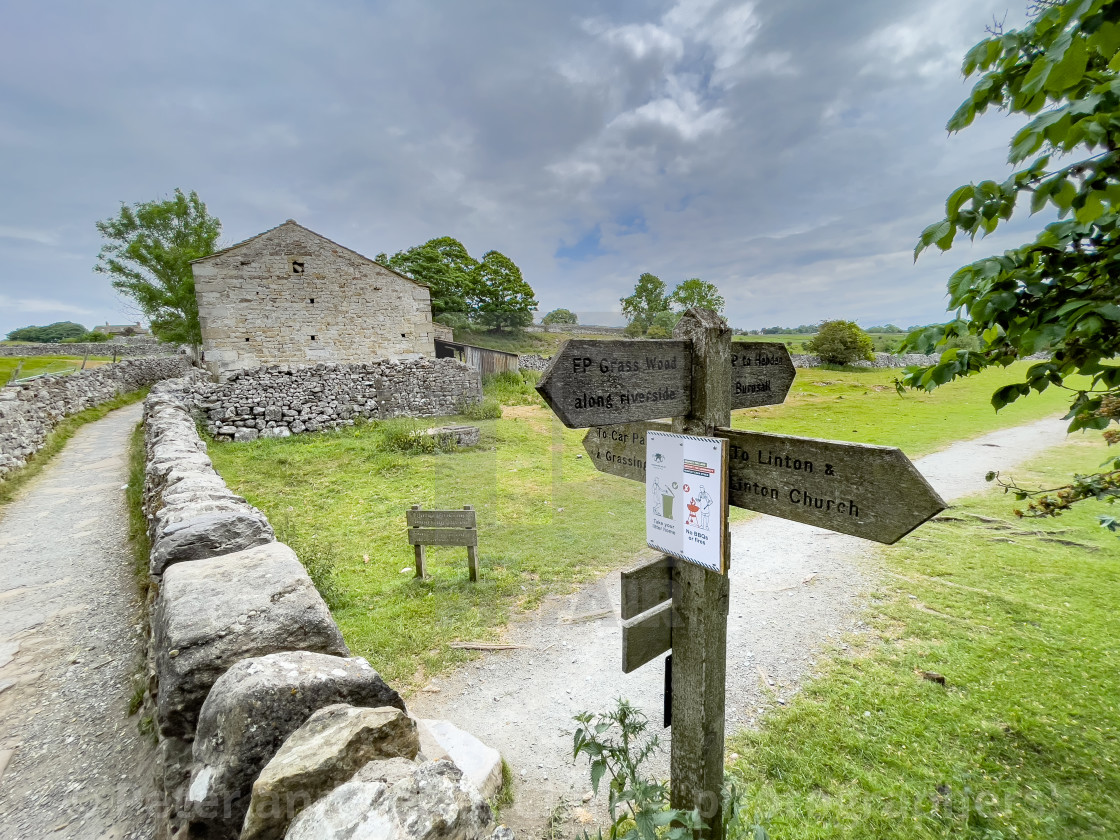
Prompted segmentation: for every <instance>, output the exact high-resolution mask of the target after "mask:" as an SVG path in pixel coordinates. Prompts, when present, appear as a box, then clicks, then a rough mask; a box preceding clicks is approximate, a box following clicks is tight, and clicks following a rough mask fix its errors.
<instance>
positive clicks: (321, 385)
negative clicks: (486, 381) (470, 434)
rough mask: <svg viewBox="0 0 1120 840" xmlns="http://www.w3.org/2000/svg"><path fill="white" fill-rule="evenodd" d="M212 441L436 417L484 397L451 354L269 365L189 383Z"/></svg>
mask: <svg viewBox="0 0 1120 840" xmlns="http://www.w3.org/2000/svg"><path fill="white" fill-rule="evenodd" d="M195 395H196V399H197V400H198V405H199V407H200V409H201V410H202V412H203V416H204V418H205V422H206V429H207V431H208V432H209V433H210V434H211V435H213V436H214V438H215V439H216V440H235V439H236V440H254V439H256V438H257V437H258V436H263V437H287V436H288V435H291V434H299V433H300V432H316V431H320V430H323V429H333V428H338V427H340V426H348V425H353V424H354V421H355V420H356V419H359V418H366V419H371V418H372V419H386V418H389V417H404V416H408V417H440V416H445V415H448V414H456V413H458V411H459V410H461V408H462V407H463V406H464V405H466V404H472V403H476V402H478V401H479V400H480V399H482V382H481V379H480V377H479V374H478V371H476V370H473V369H472V368H471V367H469V366H468V365H465V364H463V363H462V362H459V361H456V360H455V359H427V358H422V359H407V360H406V359H385V360H380V361H376V362H370V363H368V364H360V365H339V364H321V365H311V366H299V365H272V366H269V367H264V368H256V369H254V370H247V371H239V372H237V373H234V374H233V375H231V376H230V379H229V381H228V382H225V383H222V384H219V385H209V386H200V387H196V388H195Z"/></svg>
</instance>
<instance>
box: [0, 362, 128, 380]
mask: <svg viewBox="0 0 1120 840" xmlns="http://www.w3.org/2000/svg"><path fill="white" fill-rule="evenodd" d="M110 361H112V357H110V356H105V357H98V358H93V357H91V358H90V359H88V360H87V361H86V367H87V368H90V367H97V366H99V365H104V364H108V363H109V362H110ZM21 364H22V368H20V372H19V376H20V378H21V379H22V378H23V377H25V376H37V375H40V374H44V373H73V372H74V371H76V370H79V369H80V368H81V366H82V357H81V356H0V385H3V384H4V383H5V382H7V381H8V379H9V378H10V377H11V375H12V372H13V371H14V370H15V369H16V368H17V367H20V365H21Z"/></svg>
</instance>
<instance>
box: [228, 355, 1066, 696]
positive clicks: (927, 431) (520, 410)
mask: <svg viewBox="0 0 1120 840" xmlns="http://www.w3.org/2000/svg"><path fill="white" fill-rule="evenodd" d="M802 374H803V375H802V377H801V381H802V383H804V387H802V385H800V384H799V385H798V387H797V390H796V392H795V394H794V395H793V396H792V397H791V401H792V402H793V403H794V405H796V406H798V407H799V408H800V409H801V410H813V407H814V406H815V405H816V404H817V402H821V403H822V404H824V405H825V406H826V407H827V406H831V405H833V404H837V405H843V406H844V410H849V405H850V407H851V410H853V411H854V412H855V413H854V415H853V417H855V418H857V419H858V420H859V424H858V425H848V426H846V427H843V428H841V427H839V426H837V424H836V423H835V422H832V421H831V420H829V419H827V417H828V412H827V411H823V412H821V419H819V420H818V425H817V426H816V427H815V428H814V429H813V432H814V433H815V434H816V435H818V436H825V437H837V438H841V439H843V438H845V437H846V438H847V439H849V440H861V439H871V440H872V441H873V442H890V443H899V444H903V446H904V448H905V449H907V450H908V451H910V452H912V453H915V454H917V453H920V452H924V451H929V449H931V448H935V447H936V446H942V445H945V444H947V443H949V442H951V441H952V440H954V439H956V438H961V437H970V436H975V435H978V434H982V433H984V432H987V431H990V430H991V429H993V428H997V427H999V426H1003V425H1009V424H1010V423H1012V422H1022V421H1024V420H1027V419H1034V418H1035V417H1038V416H1041V415H1043V414H1046V413H1047V412H1050V411H1053V410H1055V408H1056V406H1055V405H1051V404H1048V403H1046V402H1045V401H1031V400H1028V401H1026V402H1025V403H1024V404H1023V407H1022V408H1021V409H1019V410H1020V411H1021V413H1020V414H1018V415H1016V416H1015V417H1014V418H1013V419H1011V420H1010V421H1009V420H1008V419H1007V418H1004V417H1000V416H997V415H995V414H994V412H992V410H991V408H990V407H989V406H987V404H986V400H987V395H988V394H989V393H990V392H991V390H992V388H993V387H995V384H994V380H993V379H992V378H991V377H990V376H989V375H987V374H986V375H984V376H982V377H979V383H980V384H976V383H970V382H969V383H959V384H956V385H951V386H947V387H946V388H943V389H940V390H939V391H938V392H937V393H935V394H933V395H927V394H907V395H906V396H904V397H901V398H900V397H899V396H897V395H896V394H895V393H894V391H893V389H892V388H889V387H887V385H886V384H885V383H888V381H889V380H888V377H887V375H886V374H884V373H883V372H881V371H865V372H858V373H834V372H829V371H825V372H818V371H810V372H807V375H805V374H806V372H802ZM818 374H819V375H820V376H822V377H823V376H827V377H828V378H829V381H830V382H831V383H834V384H827V385H825V384H819V381H818V380H817V377H818ZM815 382H816V383H817V384H814V383H815ZM487 391H488V393H489V394H490V395H492V396H497V397H498V398H499V399H500V400H501V401H502V402H504V403H505V405H506V408H505V415H504V416H503V417H502V419H500V420H483V421H465V422H472V423H474V424H475V425H477V426H479V427H480V429H481V431H482V442H481V444H480V446H478V447H476V448H474V449H472V450H469V451H461V452H454V453H432V454H415V453H409V452H401V451H397V450H396V449H395V448H394V447H395V446H396V445H397V444H398V443H399V441H400V439H401V437H402V435H401V434H400V432H401V429H402V426H404V427H407V426H408V424H407V423H406V422H403V421H394V422H391V423H383V424H369V425H366V426H362V427H356V428H352V429H346V430H342V431H337V432H330V433H324V434H317V435H299V436H295V437H292V438H287V439H283V440H258V441H254V442H252V443H243V444H221V445H213V446H211V447H210V455H211V458H212V459H213V461H214V465H215V468H216V469H217V470H218V471H219V472H220V473H221V475H222V476H223V478H225V480H226V482H227V483H228V484H229V486H230V487H231V489H233V490H234V492H236V493H240V494H242V495H244V496H245V497H246V498H248V499H249V501H250V502H251V503H252V504H254V505H256V506H258V507H260V508H261V509H262V510H264V512H265V513H266V514H267V515H268V517H269V519H270V520H271V521H272V523H273V525H274V526H275V527H276V529H277V531H278V533H279V535H280V536H281V538H282V539H284V540H285V541H287V542H289V543H290V544H292V546H293V548H295V550H296V552H297V553H298V554H299V555H300V557H301V558H302V559H303V560H304V562H305V563H307V564H308V565H309V567H310V568H311V570H312V572H313V577H315V578H316V580H317V582H319V583H320V586H321V587H323V589H324V591H325V592H326V593H328V594H329V596H330V597H329V601H330V603H331V605H332V609H333V611H334V613H335V616H336V618H337V619H338V622H339V625H340V626H341V627H342V631H343V634H344V635H345V636H346V640H347V642H348V643H349V644H350V646H351V647H352V648H353V650H354V651H355V653H358V654H360V655H362V656H366V657H367V658H369V659H370V661H371V662H372V663H373V664H374V665H375V667H377V668H378V669H379V670H381V671H382V672H383V673H385V674H386V676H387V677H389V678H391V679H393V680H396V681H397V682H399V683H402V684H403V685H410V684H411V685H416V684H418V683H420V682H421V681H422V680H424V679H425V678H426V677H427V676H428V675H431V674H433V673H438V672H440V671H442V670H444V669H446V668H447V667H449V666H451V665H453V664H455V663H456V662H459V661H461V660H462V659H463V658H464V657H465V656H466V654H463V653H462V652H460V651H458V650H454V649H451V648H449V647H448V643H449V642H452V641H456V640H473V639H480V640H496V639H498V638H499V637H500V633H501V628H502V626H503V624H505V622H506V621H507V620H508V618H509V617H510V616H511V615H512V614H513V613H515V612H516V611H518V610H521V609H525V608H531V607H533V606H535V605H536V604H538V603H539V601H540V599H541V598H542V597H543V596H544V595H545V594H546V593H548V592H549V591H550V590H557V589H564V588H570V587H571V586H572V585H574V584H577V583H581V582H585V581H589V580H593V579H595V578H596V577H598V576H600V575H602V574H604V573H606V572H607V571H609V570H612V569H616V568H619V567H620V566H623V565H625V564H627V563H629V562H630V561H631V560H632V558H633V557H634V556H635V555H636V554H637V553H638V552H640V551H641V550H642V549H643V548H644V510H643V504H642V487H641V486H640V485H639V484H636V483H634V482H630V481H626V480H624V479H620V478H615V477H613V476H608V475H605V474H603V473H599V472H596V471H595V470H594V468H593V467H591V465H590V463H589V459H587V458H586V457H583V456H584V450H583V447H582V445H581V443H580V442H581V440H582V438H583V435H584V432H583V431H582V430H569V429H564V428H563V427H562V426H560V424H559V422H558V421H556V420H555V418H553V417H552V415H551V413H550V412H549V411H548V410H547V409H546V408H544V407H543V406H542V405H541V402H540V399H539V397H537V396H536V394H535V393H534V392H533V391H532V390H531V388H530V387H529V384H528V383H522V384H521V385H517V384H515V383H512V382H510V381H508V380H498V381H495V382H492V383H490V384H489V385H488V386H487ZM865 392H866V393H865ZM837 397H842V398H843V399H841V400H837V399H836V398H837ZM744 415H745V416H744V417H741V418H740V419H739V424H740V425H749V426H750V427H752V428H762V429H765V430H772V431H788V429H787V428H784V427H788V426H793V427H796V428H797V429H798V433H804V431H805V429H804V428H803V426H804V424H803V423H802V422H801V421H800V419H799V413H798V411H787V410H786V409H783V408H773V409H760V410H758V411H756V412H747V413H744ZM935 415H936V418H937V420H936V422H935V421H934V420H933V419H931V418H933V417H934V416H935ZM906 418H910V419H909V420H907V419H906ZM415 425H416V426H418V427H425V426H428V425H431V421H422V422H418V423H417V424H415ZM851 429H857V431H856V432H852V431H851ZM846 430H847V431H846ZM841 432H844V434H841ZM412 504H419V505H423V506H424V507H439V508H455V507H461V506H462V505H466V504H469V505H473V506H474V507H475V508H476V509H477V510H478V512H479V513H478V519H479V534H480V536H479V553H480V557H481V570H482V580H481V582H480V583H479V584H477V585H471V584H469V583H468V582H467V569H466V556H465V550H464V549H452V548H435V549H430V550H429V563H428V567H429V573H430V574H431V575H432V577H431V579H430V580H427V581H423V582H421V581H417V580H415V579H414V578H413V577H412V573H413V553H412V549H411V548H410V547H409V546H408V544H407V542H406V539H405V525H404V511H405V509H406V508H407V507H408V506H409V505H412ZM746 515H747V514H746V513H745V512H743V511H738V510H736V511H733V516H734V517H735V518H742V517H745V516H746ZM331 569H333V570H334V571H333V573H332V572H331V571H330V570H331Z"/></svg>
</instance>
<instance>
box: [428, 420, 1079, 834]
mask: <svg viewBox="0 0 1120 840" xmlns="http://www.w3.org/2000/svg"><path fill="white" fill-rule="evenodd" d="M1064 435H1065V423H1064V422H1062V421H1061V420H1057V419H1049V420H1044V421H1040V422H1037V423H1032V424H1029V425H1026V426H1021V427H1017V428H1013V429H1007V430H1004V431H1000V432H996V433H993V434H990V435H986V436H985V437H982V438H978V439H976V440H971V441H963V442H960V443H957V444H954V445H952V446H950V447H948V448H947V449H945V450H943V451H941V452H938V453H935V454H933V455H929V456H927V457H925V458H922V459H920V460H918V461H917V462H916V464H917V466H918V468H919V469H920V470H921V471H922V473H923V474H924V475H925V476H926V478H927V479H929V481H930V483H931V484H933V486H934V487H935V488H936V489H937V490H938V492H939V493H941V495H942V497H943V498H944V499H945V500H946V501H948V502H952V501H953V500H954V499H959V498H961V497H962V496H966V495H969V494H972V493H976V492H979V491H982V490H984V489H985V488H986V487H988V485H987V484H986V482H985V481H984V474H985V472H987V471H988V470H1006V469H1010V468H1012V467H1014V466H1015V465H1017V464H1020V463H1022V462H1024V461H1026V460H1028V459H1029V458H1031V457H1033V456H1034V455H1036V454H1037V453H1039V452H1041V451H1042V450H1043V449H1045V448H1047V447H1049V446H1053V445H1055V444H1056V443H1058V442H1060V441H1061V440H1062V439H1063V437H1064ZM875 546H876V544H875V543H870V542H866V541H864V540H860V539H857V538H855V537H848V536H844V535H842V534H834V533H831V532H829V531H824V530H821V529H819V528H814V527H811V526H808V525H800V524H797V523H794V522H787V521H784V520H781V519H777V518H774V517H767V516H760V517H757V518H755V519H752V520H750V521H748V522H744V523H741V524H738V525H736V526H733V527H732V560H731V608H730V616H729V620H728V632H727V638H728V654H727V669H728V670H727V729H728V732H729V733H730V732H734V731H735V730H737V729H740V728H742V727H743V726H751V725H752V724H754V723H755V720H756V718H757V717H758V715H760V714H761V713H762V712H764V711H765V710H766V708H767V707H769V706H771V705H772V704H774V703H784V702H786V701H787V700H788V699H789V698H790V697H791V696H792V695H793V693H794V692H795V691H796V688H797V684H798V680H800V679H801V677H802V676H804V675H805V674H807V673H810V672H811V669H812V667H813V665H814V662H815V659H816V658H817V657H818V656H820V655H821V654H822V653H823V652H824V651H825V650H826V649H827V648H829V647H830V646H832V645H834V644H836V643H840V644H843V642H842V637H843V636H844V635H845V634H847V633H850V632H853V631H859V630H860V629H862V624H861V622H859V620H858V611H859V607H860V606H861V604H862V599H861V596H862V595H863V594H864V593H865V592H866V591H867V590H868V589H869V588H870V587H871V586H872V585H873V584H874V583H875V577H874V575H875V569H874V566H873V564H872V563H868V562H866V560H867V558H869V557H870V556H871V554H872V552H873V551H874V550H875ZM618 609H619V583H618V574H617V573H614V574H611V575H608V576H607V577H606V578H604V579H603V580H600V581H598V582H596V583H595V584H592V585H591V586H588V587H586V588H584V589H582V590H580V591H579V592H576V593H574V594H573V595H570V596H565V597H554V598H550V599H548V600H547V601H546V603H545V605H544V606H543V607H542V608H541V609H540V610H539V611H538V612H536V613H534V614H533V615H531V616H527V617H526V618H524V619H522V620H520V621H517V622H514V623H513V624H512V625H511V626H510V628H509V633H508V641H509V642H511V643H514V644H520V645H526V646H527V647H526V648H525V649H522V650H511V651H503V652H500V653H494V654H489V655H487V656H485V657H484V658H482V659H479V660H478V661H476V662H473V663H471V664H469V665H467V666H465V667H463V668H462V669H460V670H459V671H457V672H455V673H454V674H452V675H450V676H449V677H448V678H446V679H442V680H438V681H433V683H432V684H430V685H429V686H426V687H425V689H423V690H421V691H419V692H417V693H416V695H415V696H414V697H412V698H410V699H409V701H408V704H409V710H410V711H411V712H412V713H413V714H417V715H419V716H420V717H425V718H446V719H448V720H450V721H452V722H453V723H456V724H457V725H459V726H461V727H463V728H464V729H466V730H468V731H469V732H471V733H473V734H475V735H477V736H478V737H479V738H480V739H481V740H482V741H483V742H485V743H487V744H489V745H491V746H493V747H495V748H497V749H498V750H499V751H500V752H501V753H502V755H503V756H504V757H505V758H506V760H507V761H508V762H509V764H510V766H511V768H512V769H513V773H514V779H515V793H514V803H513V805H512V806H510V807H508V808H507V809H506V810H505V811H504V812H503V813H502V819H503V820H504V821H505V822H506V823H507V824H508V825H509V826H510V827H512V828H513V829H514V830H515V832H516V833H517V835H518V837H519V838H523V840H525V839H527V838H536V837H541V836H543V835H544V834H545V833H546V832H545V826H546V820H548V819H549V817H550V815H553V814H555V815H556V816H557V817H561V816H562V817H563V818H564V820H565V821H571V822H574V823H575V824H576V826H577V827H578V828H580V829H582V828H586V829H589V830H590V832H591V834H592V835H594V833H595V827H596V823H595V822H594V820H595V819H596V815H597V814H600V813H602V812H604V811H605V805H604V804H603V803H604V801H605V798H604V797H603V796H602V794H601V795H600V799H599V800H597V801H592V802H587V801H585V796H589V793H590V790H589V785H588V775H587V767H586V761H585V760H582V759H581V763H580V764H579V765H578V766H576V765H574V764H573V762H572V760H571V754H570V751H571V731H572V729H573V723H572V717H573V715H575V714H577V713H579V712H582V711H604V710H606V709H607V708H609V707H610V705H611V704H612V701H613V699H614V698H616V697H625V698H627V699H629V700H630V701H631V702H632V703H634V704H635V705H636V706H638V707H639V708H641V709H642V710H644V711H645V712H646V714H647V715H649V717H650V720H651V721H652V722H654V723H655V724H656V725H657V728H658V730H660V722H661V715H662V693H663V685H664V671H663V666H662V664H661V661H662V660H661V658H658V659H656V660H654V662H651V663H649V664H648V665H645V666H643V667H642V668H639V669H638V670H637V671H634V672H633V673H630V674H623V673H622V670H621V664H620V663H621V630H620V624H619V620H618ZM605 610H609V614H608V615H607V616H606V617H601V618H598V619H594V618H590V619H589V620H578V619H579V618H580V617H589V616H591V615H593V614H594V613H596V612H602V611H605ZM573 618H575V619H577V620H576V621H573V620H572V619H573ZM667 735H668V733H666V736H665V742H666V745H667V743H668V737H667ZM652 769H653V770H654V772H656V773H658V775H661V776H663V777H668V775H669V774H668V756H667V750H666V755H663V756H661V757H660V764H655V765H654V766H653V768H652ZM571 833H572V826H568V827H567V828H565V829H564V831H563V832H562V835H561V836H568V835H569V834H571Z"/></svg>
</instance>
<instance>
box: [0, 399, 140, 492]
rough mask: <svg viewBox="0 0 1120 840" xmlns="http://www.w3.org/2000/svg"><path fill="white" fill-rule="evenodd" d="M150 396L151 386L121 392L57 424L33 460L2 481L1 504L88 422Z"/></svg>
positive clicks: (18, 489) (36, 472)
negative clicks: (149, 387)
mask: <svg viewBox="0 0 1120 840" xmlns="http://www.w3.org/2000/svg"><path fill="white" fill-rule="evenodd" d="M147 395H148V389H147V388H142V389H141V390H139V391H133V392H132V393H130V394H121V395H119V396H116V397H114V398H113V399H111V400H109V401H108V402H104V403H102V404H101V405H97V406H94V407H93V408H87V409H85V410H84V411H79V412H78V413H77V414H71V415H70V416H69V417H67V418H66V419H65V420H63V421H62V422H61V423H59V424H58V425H57V426H55V427H54V430H53V431H51V433H50V434H49V435H48V436H47V440H46V443H45V444H44V446H43V448H42V449H40V450H39V451H38V452H36V453H35V454H34V455H33V456H32V457H31V460H29V461H28V462H27V463H26V464H24V465H23V466H22V467H20V468H19V469H18V470H15V471H14V472H10V473H8V475H7V477H6V478H4V479H3V480H0V505H4V504H7V503H8V502H10V501H11V500H12V499H14V498H15V496H16V493H18V492H19V491H20V489H21V488H23V487H24V486H25V485H26V484H27V483H28V482H29V481H31V479H33V478H34V477H35V476H37V475H38V474H39V473H40V472H42V471H43V467H45V466H46V465H47V464H48V463H49V462H50V460H51V458H53V457H54V456H55V455H57V454H58V453H59V452H61V451H62V447H64V446H65V445H66V441H68V440H70V438H72V437H73V436H74V433H75V432H76V431H78V429H80V428H81V427H82V426H84V425H85V424H86V423H92V422H93V421H94V420H100V419H101V418H102V417H104V416H105V415H106V414H108V413H109V412H110V411H113V410H114V409H117V408H122V407H124V406H126V405H132V404H133V403H136V402H140V401H141V400H143V399H144V397H146V396H147Z"/></svg>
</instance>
